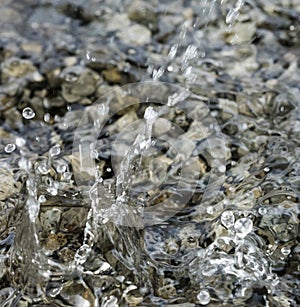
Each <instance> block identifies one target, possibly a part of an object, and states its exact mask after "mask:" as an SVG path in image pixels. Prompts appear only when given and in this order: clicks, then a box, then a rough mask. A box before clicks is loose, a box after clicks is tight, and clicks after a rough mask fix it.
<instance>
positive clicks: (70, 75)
mask: <svg viewBox="0 0 300 307" xmlns="http://www.w3.org/2000/svg"><path fill="white" fill-rule="evenodd" d="M64 79H65V81H66V82H67V83H74V82H76V81H77V80H78V75H77V74H76V73H75V72H72V71H70V72H69V73H67V74H66V75H65V77H64Z"/></svg>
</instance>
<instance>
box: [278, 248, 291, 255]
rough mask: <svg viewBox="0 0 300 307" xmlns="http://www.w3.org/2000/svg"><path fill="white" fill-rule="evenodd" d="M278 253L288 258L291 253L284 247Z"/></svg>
mask: <svg viewBox="0 0 300 307" xmlns="http://www.w3.org/2000/svg"><path fill="white" fill-rule="evenodd" d="M280 251H281V253H282V255H284V256H288V255H289V254H290V253H291V249H290V248H289V247H288V246H284V247H283V248H282V249H281V250H280Z"/></svg>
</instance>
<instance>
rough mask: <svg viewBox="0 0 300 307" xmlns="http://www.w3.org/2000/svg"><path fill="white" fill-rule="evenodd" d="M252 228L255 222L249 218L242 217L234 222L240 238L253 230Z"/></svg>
mask: <svg viewBox="0 0 300 307" xmlns="http://www.w3.org/2000/svg"><path fill="white" fill-rule="evenodd" d="M252 228H253V222H252V220H250V219H248V218H241V219H239V220H237V221H236V222H235V224H234V229H235V231H236V235H237V236H238V237H240V238H245V237H246V236H247V235H248V234H249V233H250V232H251V231H252Z"/></svg>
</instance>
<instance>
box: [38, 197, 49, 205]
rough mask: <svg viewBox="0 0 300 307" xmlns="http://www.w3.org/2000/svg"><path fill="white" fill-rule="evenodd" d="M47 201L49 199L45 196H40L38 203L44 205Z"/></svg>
mask: <svg viewBox="0 0 300 307" xmlns="http://www.w3.org/2000/svg"><path fill="white" fill-rule="evenodd" d="M46 200H47V199H46V197H45V195H40V196H39V199H38V202H39V203H40V204H42V203H44V202H45V201H46Z"/></svg>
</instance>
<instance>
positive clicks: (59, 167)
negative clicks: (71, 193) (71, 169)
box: [56, 164, 67, 174]
mask: <svg viewBox="0 0 300 307" xmlns="http://www.w3.org/2000/svg"><path fill="white" fill-rule="evenodd" d="M56 170H57V172H58V173H59V174H62V173H64V172H65V171H66V170H67V166H66V165H65V164H59V165H57V167H56Z"/></svg>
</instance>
